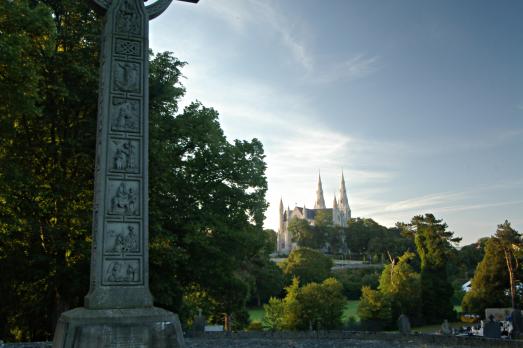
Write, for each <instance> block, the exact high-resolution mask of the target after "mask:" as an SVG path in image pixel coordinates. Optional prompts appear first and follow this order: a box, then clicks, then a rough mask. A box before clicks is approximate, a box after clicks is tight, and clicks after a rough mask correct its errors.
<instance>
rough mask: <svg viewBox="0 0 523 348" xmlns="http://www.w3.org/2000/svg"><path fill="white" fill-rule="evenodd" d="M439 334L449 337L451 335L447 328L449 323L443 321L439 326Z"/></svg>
mask: <svg viewBox="0 0 523 348" xmlns="http://www.w3.org/2000/svg"><path fill="white" fill-rule="evenodd" d="M441 333H442V334H443V335H450V334H452V329H451V328H450V326H449V321H448V320H447V319H445V320H444V321H443V323H442V324H441Z"/></svg>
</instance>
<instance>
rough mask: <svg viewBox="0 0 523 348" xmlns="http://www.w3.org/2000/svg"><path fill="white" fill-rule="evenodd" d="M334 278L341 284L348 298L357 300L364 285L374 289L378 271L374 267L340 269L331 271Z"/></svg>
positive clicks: (378, 275)
mask: <svg viewBox="0 0 523 348" xmlns="http://www.w3.org/2000/svg"><path fill="white" fill-rule="evenodd" d="M333 276H334V278H336V280H337V281H339V282H340V283H341V284H342V286H343V293H344V295H345V297H347V299H349V300H359V299H360V297H361V288H362V287H364V286H368V287H371V288H373V289H376V288H377V287H378V284H379V278H380V271H378V270H377V269H375V268H367V269H366V268H363V269H352V268H347V269H342V270H336V271H334V272H333Z"/></svg>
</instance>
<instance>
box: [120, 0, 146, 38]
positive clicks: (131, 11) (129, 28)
mask: <svg viewBox="0 0 523 348" xmlns="http://www.w3.org/2000/svg"><path fill="white" fill-rule="evenodd" d="M116 31H118V32H121V33H129V34H137V35H138V34H140V15H139V13H138V11H137V10H136V8H135V6H134V4H133V2H132V1H131V0H125V1H123V2H122V4H121V5H120V8H119V9H118V14H117V17H116Z"/></svg>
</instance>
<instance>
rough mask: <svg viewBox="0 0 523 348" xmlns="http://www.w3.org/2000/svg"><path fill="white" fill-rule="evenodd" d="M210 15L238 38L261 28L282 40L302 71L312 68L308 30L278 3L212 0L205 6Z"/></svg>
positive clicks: (264, 0) (253, 0)
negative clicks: (231, 29) (226, 26)
mask: <svg viewBox="0 0 523 348" xmlns="http://www.w3.org/2000/svg"><path fill="white" fill-rule="evenodd" d="M203 7H205V9H204V10H205V11H206V13H207V14H208V15H211V16H212V17H214V18H216V19H219V20H221V21H222V22H225V23H226V24H227V25H228V26H229V27H231V28H233V29H234V30H235V31H236V33H237V34H239V35H252V32H253V30H254V28H257V29H259V28H262V30H263V31H264V32H265V33H270V34H271V35H274V36H276V37H278V38H279V42H280V43H281V44H282V46H283V47H285V48H286V49H287V51H288V52H290V55H291V57H293V59H294V61H295V62H296V63H298V64H299V65H300V66H301V67H302V68H303V69H305V70H306V71H308V72H310V71H311V70H312V69H313V61H312V54H311V53H310V52H309V50H308V49H307V45H306V43H305V42H306V41H307V40H308V34H307V32H308V27H307V25H306V24H305V23H304V22H303V21H300V18H298V17H289V16H286V15H284V12H283V11H282V10H281V8H279V5H278V3H277V2H275V1H268V0H227V1H219V0H213V1H209V2H207V3H206V6H203Z"/></svg>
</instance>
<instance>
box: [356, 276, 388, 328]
mask: <svg viewBox="0 0 523 348" xmlns="http://www.w3.org/2000/svg"><path fill="white" fill-rule="evenodd" d="M358 316H359V317H360V319H361V321H362V322H363V324H364V326H366V327H369V328H371V329H374V330H376V329H382V328H384V327H387V326H389V325H390V323H391V321H392V310H391V302H390V298H389V297H388V296H387V295H385V294H383V293H382V292H381V291H378V290H372V289H371V288H370V287H368V286H364V287H363V288H362V289H361V300H360V303H359V305H358Z"/></svg>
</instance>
